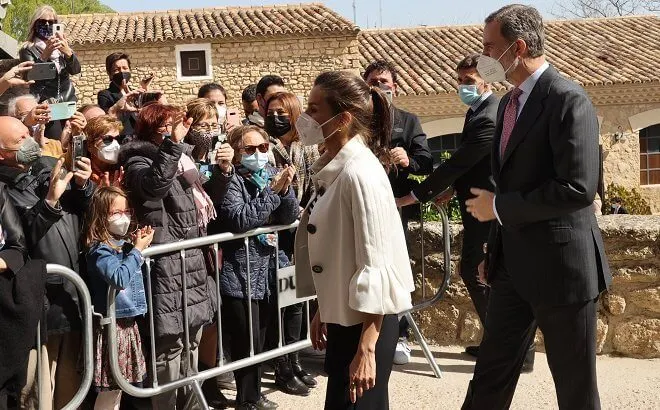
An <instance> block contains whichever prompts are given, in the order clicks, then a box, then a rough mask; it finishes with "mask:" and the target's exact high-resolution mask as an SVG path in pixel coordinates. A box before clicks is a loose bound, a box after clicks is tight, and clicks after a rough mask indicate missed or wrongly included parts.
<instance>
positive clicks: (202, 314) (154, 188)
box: [119, 139, 217, 337]
mask: <svg viewBox="0 0 660 410" xmlns="http://www.w3.org/2000/svg"><path fill="white" fill-rule="evenodd" d="M190 148H191V147H190V146H189V145H187V144H176V143H174V142H172V141H171V140H170V139H165V140H164V141H163V143H162V144H161V145H160V147H159V146H157V145H155V144H153V143H151V142H145V141H132V142H129V143H127V144H126V145H124V146H123V147H122V150H121V151H120V155H119V164H121V165H122V166H123V167H124V185H125V186H126V189H127V190H128V192H129V198H130V201H131V205H132V207H133V209H134V210H135V213H136V217H137V221H138V223H139V224H140V226H145V225H151V226H152V227H153V228H154V229H155V231H156V232H155V236H154V241H153V244H154V245H157V244H163V243H170V242H176V241H182V240H186V239H193V238H198V237H200V236H204V235H205V234H206V232H205V230H204V229H200V228H199V226H198V224H197V208H196V206H195V199H194V197H193V189H192V187H191V186H190V185H188V183H187V182H186V181H185V179H183V177H178V176H177V169H178V164H179V159H180V158H181V155H184V150H188V149H190ZM203 252H204V250H203V249H201V248H195V249H189V250H187V251H186V275H187V276H186V278H187V281H188V282H187V283H188V290H187V293H188V297H187V306H188V318H189V327H190V328H191V329H198V328H200V327H201V326H203V325H205V324H207V323H209V322H210V321H211V320H212V318H213V314H214V312H215V308H216V305H217V297H216V292H215V282H214V281H213V279H212V278H211V277H210V276H209V273H208V271H207V267H206V263H205V259H204V253H203ZM181 274H182V272H181V257H180V255H179V252H175V253H172V254H166V255H162V256H158V257H156V258H154V260H153V265H152V267H151V281H152V292H153V295H152V297H153V309H154V324H155V332H156V337H161V336H168V335H181V334H183V332H184V327H183V307H182V296H183V295H182V287H181Z"/></svg>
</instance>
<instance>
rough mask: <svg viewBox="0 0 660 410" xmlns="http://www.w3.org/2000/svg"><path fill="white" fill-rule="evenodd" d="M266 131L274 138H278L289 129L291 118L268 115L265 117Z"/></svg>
mask: <svg viewBox="0 0 660 410" xmlns="http://www.w3.org/2000/svg"><path fill="white" fill-rule="evenodd" d="M265 126H266V132H267V133H268V135H271V136H273V137H275V138H279V137H281V136H282V135H284V134H286V133H287V132H289V131H291V120H290V119H289V117H285V116H281V115H269V116H268V117H266V123H265Z"/></svg>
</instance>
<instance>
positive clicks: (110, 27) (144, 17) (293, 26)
mask: <svg viewBox="0 0 660 410" xmlns="http://www.w3.org/2000/svg"><path fill="white" fill-rule="evenodd" d="M60 18H61V20H62V21H63V22H64V23H65V24H66V30H67V33H69V37H70V38H71V40H72V42H73V43H74V44H90V43H91V44H94V43H107V42H118V43H129V42H136V43H142V42H151V41H169V40H195V39H211V38H226V37H230V38H231V37H233V38H235V37H261V36H287V35H306V36H314V35H328V34H340V35H341V34H348V35H355V34H356V33H357V32H358V31H359V28H358V27H357V26H355V25H354V24H353V23H352V22H350V21H349V20H346V19H345V18H344V17H342V16H340V15H339V14H337V13H335V12H334V11H332V10H331V9H329V8H327V7H325V6H324V5H322V4H316V3H307V4H299V5H281V6H259V7H217V8H206V9H196V10H169V11H157V12H138V13H101V14H77V15H66V16H61V17H60Z"/></svg>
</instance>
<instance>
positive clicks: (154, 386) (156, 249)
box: [103, 222, 311, 409]
mask: <svg viewBox="0 0 660 410" xmlns="http://www.w3.org/2000/svg"><path fill="white" fill-rule="evenodd" d="M297 226H298V222H295V223H293V224H291V225H278V226H269V227H263V228H258V229H254V230H251V231H249V232H246V233H242V234H233V233H221V234H217V235H209V236H205V237H200V238H195V239H189V240H185V241H179V242H173V243H167V244H160V245H155V246H152V247H150V248H147V249H145V251H144V252H143V254H142V255H143V257H144V258H145V265H146V273H147V274H146V278H145V279H146V280H145V285H146V291H147V292H146V293H147V305H148V316H149V335H150V338H151V343H149V345H150V352H149V353H150V358H151V360H150V363H151V374H152V383H151V387H136V386H134V385H132V384H130V383H129V382H128V381H127V380H126V379H125V378H124V377H123V374H122V372H121V369H120V368H119V362H118V360H117V359H118V352H117V348H118V346H117V324H116V312H115V296H116V292H117V291H116V289H113V288H110V289H109V290H108V309H107V319H106V320H104V321H103V324H104V325H106V326H107V328H108V350H109V355H110V368H111V371H112V374H113V376H114V379H115V381H116V383H117V385H118V386H119V388H121V390H122V391H124V392H126V393H128V394H130V395H131V396H135V397H142V398H146V397H153V396H157V395H160V394H163V393H167V392H170V391H172V390H175V389H180V388H182V387H190V388H191V389H192V393H193V394H191V395H190V396H189V398H188V403H187V406H186V407H189V406H190V405H191V404H192V400H193V399H194V398H196V399H197V401H198V403H199V405H200V406H201V407H202V408H203V409H208V404H207V403H206V400H205V398H204V394H203V393H202V389H201V383H202V382H203V381H205V380H207V379H210V378H212V377H216V376H219V375H221V374H223V373H227V372H230V371H234V370H237V369H242V368H244V367H248V366H253V365H256V364H259V363H261V362H264V361H267V360H271V359H274V358H276V357H279V356H282V355H286V354H289V353H293V352H296V351H299V350H302V349H304V348H306V347H309V346H311V342H310V339H309V327H308V331H307V338H306V339H305V340H301V341H298V342H295V343H292V344H288V345H285V346H283V343H282V336H281V335H282V315H281V314H278V315H277V318H278V330H279V337H278V346H277V348H275V349H272V350H269V351H266V352H262V353H258V354H255V353H254V352H255V349H254V334H253V327H252V304H251V303H247V307H248V314H247V317H248V325H247V328H248V332H249V339H250V354H249V356H248V357H246V358H243V359H238V360H232V362H231V363H224V361H223V345H222V314H221V309H222V303H221V294H220V260H219V258H218V249H219V244H220V243H223V242H227V241H235V240H240V239H243V241H244V242H243V246H244V247H245V251H246V257H247V265H248V276H249V274H250V269H249V266H250V248H249V238H250V237H253V236H256V235H260V234H269V233H276V232H280V231H283V230H289V229H294V228H296V227H297ZM206 246H212V249H213V254H214V256H215V264H214V265H215V272H214V274H215V275H214V276H215V281H216V289H215V291H216V293H217V295H218V309H217V312H216V320H217V331H218V335H217V336H218V351H217V353H218V358H219V360H220V364H219V365H218V366H216V367H214V368H211V369H208V370H204V371H200V372H198V373H196V374H190V372H189V370H190V367H191V366H190V363H189V360H190V354H189V353H190V333H189V330H190V329H189V318H188V306H187V301H188V299H187V292H188V289H187V278H186V274H185V272H186V265H185V263H186V250H188V249H196V248H201V247H206ZM278 250H279V249H278V247H277V246H275V255H276V257H277V254H278ZM175 252H179V254H180V257H181V273H180V274H181V287H182V300H183V304H182V308H183V312H182V313H183V323H184V325H183V326H184V335H183V337H184V340H183V342H184V355H185V356H184V357H183V358H182V359H183V360H184V369H187V371H186V372H185V374H186V375H185V377H183V378H181V379H179V380H176V381H171V382H168V383H166V384H162V385H160V384H159V383H158V377H157V370H156V347H155V345H156V342H157V341H156V339H155V330H154V314H153V297H152V283H151V262H152V260H153V258H155V257H158V256H159V255H165V254H172V253H175ZM276 266H277V269H278V271H279V262H277V265H276ZM246 283H247V289H246V290H247V292H246V294H247V295H251V294H252V285H251V280H249V279H248V280H247V281H246ZM275 300H276V304H277V312H280V303H279V298H275ZM306 304H307V317H308V318H309V304H308V303H306Z"/></svg>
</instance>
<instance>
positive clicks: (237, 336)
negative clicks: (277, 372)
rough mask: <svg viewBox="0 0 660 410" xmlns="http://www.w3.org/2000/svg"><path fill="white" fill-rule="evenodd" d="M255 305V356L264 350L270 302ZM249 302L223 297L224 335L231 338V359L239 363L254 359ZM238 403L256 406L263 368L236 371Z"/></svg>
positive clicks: (253, 301) (253, 321)
mask: <svg viewBox="0 0 660 410" xmlns="http://www.w3.org/2000/svg"><path fill="white" fill-rule="evenodd" d="M250 303H251V304H252V332H253V339H252V340H253V343H254V354H257V353H260V352H261V351H262V349H263V343H264V338H263V335H265V333H266V323H267V322H268V320H267V318H266V316H267V315H268V306H267V303H268V302H267V301H265V300H263V301H256V300H252V301H250ZM247 304H248V301H247V300H246V299H238V298H232V297H229V296H223V298H222V331H223V333H225V332H226V333H228V334H229V349H230V355H231V359H232V360H233V361H237V360H239V359H244V358H246V357H249V356H250V333H249V327H248V326H249V321H248V317H249V315H248V305H247ZM234 377H235V378H236V403H237V404H239V405H240V404H243V403H256V402H258V401H259V399H260V398H261V366H259V365H255V366H249V367H245V368H243V369H239V370H235V371H234Z"/></svg>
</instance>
